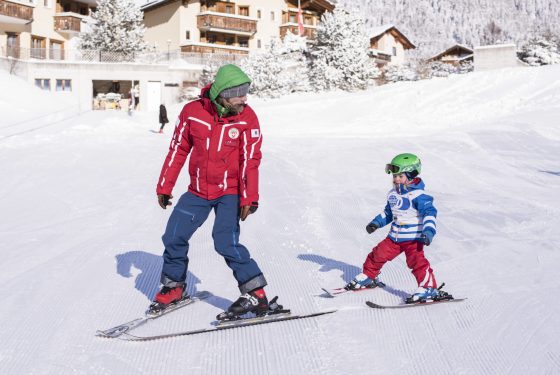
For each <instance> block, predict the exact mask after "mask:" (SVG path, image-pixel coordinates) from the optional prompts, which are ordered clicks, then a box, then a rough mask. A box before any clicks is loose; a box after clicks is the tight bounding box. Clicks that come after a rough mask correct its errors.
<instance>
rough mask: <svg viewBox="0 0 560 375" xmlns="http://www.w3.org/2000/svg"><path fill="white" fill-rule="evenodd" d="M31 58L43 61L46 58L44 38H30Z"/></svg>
mask: <svg viewBox="0 0 560 375" xmlns="http://www.w3.org/2000/svg"><path fill="white" fill-rule="evenodd" d="M30 52H31V57H32V58H34V59H44V58H45V57H46V46H45V38H41V37H36V36H32V37H31V51H30Z"/></svg>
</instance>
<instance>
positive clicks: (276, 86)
mask: <svg viewBox="0 0 560 375" xmlns="http://www.w3.org/2000/svg"><path fill="white" fill-rule="evenodd" d="M279 43H280V42H279V41H278V40H277V39H272V40H271V43H270V45H269V46H268V48H267V49H266V51H265V52H263V53H254V54H251V55H249V58H248V59H247V60H246V61H245V62H244V63H243V64H242V68H243V69H244V70H245V72H246V73H247V75H248V76H249V77H250V78H251V81H252V82H251V89H250V93H251V94H255V95H257V96H262V97H270V98H275V97H279V96H281V95H283V94H285V93H286V92H287V89H288V86H289V83H288V82H287V81H286V80H285V77H284V75H283V74H282V72H283V71H284V66H283V64H282V60H281V57H280V53H278V48H279Z"/></svg>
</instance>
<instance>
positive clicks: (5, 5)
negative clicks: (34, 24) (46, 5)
mask: <svg viewBox="0 0 560 375" xmlns="http://www.w3.org/2000/svg"><path fill="white" fill-rule="evenodd" d="M0 15H2V16H7V17H14V18H19V19H22V20H26V21H31V20H32V19H33V7H30V6H27V5H23V4H19V3H12V2H10V1H6V0H0Z"/></svg>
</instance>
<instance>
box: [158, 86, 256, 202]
mask: <svg viewBox="0 0 560 375" xmlns="http://www.w3.org/2000/svg"><path fill="white" fill-rule="evenodd" d="M209 88H210V85H208V86H206V87H205V88H203V89H202V92H201V99H199V100H195V101H193V102H190V103H187V104H186V105H185V106H184V107H183V110H182V111H181V114H180V115H179V118H178V119H177V123H176V125H175V133H174V134H173V138H172V139H171V144H170V146H169V152H168V154H167V157H166V158H165V162H164V164H163V167H162V170H161V174H160V177H159V181H158V185H157V189H156V192H157V194H168V195H169V194H171V192H172V190H173V187H174V186H175V182H176V181H177V177H178V176H179V172H180V171H181V168H182V167H183V165H184V164H185V160H186V159H187V156H188V155H189V154H190V155H191V158H190V162H189V175H190V176H191V183H190V185H189V191H190V192H191V193H193V194H195V195H197V196H199V197H201V198H204V199H208V200H210V199H216V198H219V197H221V196H223V195H226V194H239V196H240V206H248V205H250V204H251V203H252V202H258V201H259V164H260V162H261V143H262V136H261V130H260V127H259V120H258V119H257V115H256V114H255V112H254V111H253V110H252V109H251V107H249V106H246V107H245V109H244V110H243V111H242V112H241V113H240V114H238V115H233V116H229V117H222V118H220V117H219V116H218V114H217V112H216V109H215V107H214V105H213V104H212V102H211V101H210V99H209V98H208V97H207V91H208V90H209Z"/></svg>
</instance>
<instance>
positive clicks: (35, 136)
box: [0, 66, 560, 375]
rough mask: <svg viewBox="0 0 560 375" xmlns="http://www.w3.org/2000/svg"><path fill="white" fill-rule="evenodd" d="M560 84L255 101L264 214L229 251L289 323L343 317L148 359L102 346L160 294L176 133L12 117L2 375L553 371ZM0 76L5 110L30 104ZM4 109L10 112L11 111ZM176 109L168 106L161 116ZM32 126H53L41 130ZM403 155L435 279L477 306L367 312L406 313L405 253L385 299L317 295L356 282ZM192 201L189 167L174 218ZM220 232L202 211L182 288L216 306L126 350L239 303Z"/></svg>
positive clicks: (540, 75)
mask: <svg viewBox="0 0 560 375" xmlns="http://www.w3.org/2000/svg"><path fill="white" fill-rule="evenodd" d="M559 75H560V67H559V66H555V67H542V68H534V69H506V70H503V71H497V72H487V73H474V74H469V75H466V76H461V77H451V78H449V79H434V80H431V81H421V82H414V83H399V84H394V85H387V86H383V87H378V88H375V89H372V90H369V91H367V92H357V93H326V94H316V95H314V94H304V95H294V96H289V97H286V98H283V99H280V100H272V101H270V100H268V101H267V100H257V99H251V100H250V102H251V103H252V104H253V107H254V108H255V110H256V112H257V113H258V114H259V116H260V118H261V126H262V129H263V134H264V143H263V154H264V158H263V161H262V165H261V177H260V190H261V202H260V207H259V210H258V211H257V213H256V214H255V215H252V216H250V217H249V219H248V220H247V221H246V222H243V223H242V224H241V228H242V229H241V232H242V233H241V243H243V244H244V245H246V246H247V247H248V248H249V250H250V251H251V254H252V255H253V257H254V258H255V260H256V261H257V262H258V263H259V265H260V267H261V268H262V270H263V272H264V274H265V276H266V278H267V280H268V282H269V286H268V287H267V293H268V295H269V298H272V297H274V296H275V295H278V296H279V303H280V304H283V305H284V306H285V307H287V308H290V309H291V310H292V311H293V312H294V313H296V314H299V313H301V314H303V313H311V312H315V311H322V310H327V309H332V308H337V309H338V310H339V311H338V312H336V313H334V314H330V315H326V316H320V317H316V318H311V319H304V320H293V321H287V322H278V323H272V324H267V325H261V326H255V327H246V328H240V329H232V330H226V331H217V332H212V333H208V334H203V335H196V336H188V337H177V338H171V339H164V340H156V341H151V342H142V343H140V342H126V341H123V340H118V339H115V340H110V339H103V338H99V337H95V336H94V333H95V331H96V330H97V329H106V328H109V327H112V326H114V325H117V324H120V323H124V322H126V321H129V320H132V319H135V318H137V317H140V316H141V314H142V313H143V311H144V310H145V309H146V307H147V306H148V304H149V302H150V300H151V298H153V296H154V294H155V293H156V292H157V289H158V282H159V273H160V269H161V264H162V260H161V253H162V250H163V249H162V245H161V239H160V237H161V235H162V233H163V231H164V229H165V224H166V222H167V218H168V217H169V214H170V210H166V211H163V210H161V209H160V208H159V207H158V206H157V203H156V197H155V194H154V187H155V183H156V180H157V177H158V175H159V170H160V167H161V163H162V162H163V159H164V157H165V153H166V151H167V148H168V145H169V140H170V134H171V130H172V129H171V126H169V125H168V126H167V127H166V134H165V135H164V136H161V135H159V134H153V133H152V132H150V130H151V129H155V128H156V126H157V125H158V124H157V122H156V120H157V116H156V114H154V113H136V114H134V116H132V117H130V116H128V115H126V114H124V113H110V112H97V113H96V112H86V113H84V114H82V115H81V116H80V117H71V118H67V119H63V118H61V117H60V116H62V114H64V115H68V114H69V113H67V112H65V111H66V110H65V108H68V103H58V106H57V107H56V110H53V113H52V114H50V116H49V113H48V112H46V111H47V108H48V106H46V105H45V106H42V107H40V110H37V112H36V113H34V112H33V110H32V109H26V108H21V109H18V112H17V113H16V112H14V113H13V114H9V115H8V117H7V119H8V120H9V121H8V122H7V123H6V124H4V123H3V124H2V125H3V127H5V129H3V130H2V127H0V167H1V169H2V171H3V176H2V177H3V184H1V185H0V194H1V196H2V197H3V198H4V199H3V200H2V201H0V202H1V203H0V212H2V215H3V220H2V223H1V225H0V247H1V248H2V265H1V266H0V268H1V271H2V272H0V281H1V282H0V298H2V301H3V304H2V305H1V306H0V331H1V332H2V342H1V343H0V372H1V373H2V374H22V373H26V374H27V373H29V374H31V373H33V374H75V373H78V374H154V373H189V374H244V375H245V374H304V373H305V374H349V373H352V374H354V373H356V374H357V373H382V374H402V373H407V374H430V375H431V374H488V375H494V374H527V373H531V374H554V373H560V355H559V353H560V346H559V344H558V340H557V337H558V336H559V335H560V318H559V317H558V315H557V314H556V313H555V312H556V311H557V310H558V303H557V302H556V299H555V298H551V296H556V295H558V293H559V292H560V280H558V278H557V276H556V274H557V270H558V267H559V266H560V253H559V252H558V250H560V248H559V246H558V245H557V243H556V242H555V240H556V237H557V235H556V232H557V228H558V227H559V225H560V219H558V218H559V217H560V212H559V208H558V207H560V204H559V199H558V197H557V194H556V192H557V191H559V188H560V179H559V177H558V176H559V174H560V167H559V166H558V162H557V154H558V151H559V148H558V142H559V141H560V131H559V130H558V127H557V119H558V118H560V117H559V116H558V115H559V114H560V105H559V101H558V98H560V84H559V81H558V79H557V77H558V76H559ZM0 79H1V80H2V81H1V82H2V84H6V85H7V87H8V89H9V90H8V91H11V92H12V93H13V95H14V98H15V97H18V95H19V96H25V95H27V91H26V90H32V89H31V88H26V87H24V86H22V85H21V84H20V83H14V82H12V81H10V80H8V79H7V78H6V76H2V75H0ZM10 85H12V86H10ZM10 88H11V89H10ZM44 95H46V94H44V93H37V92H36V91H33V92H32V93H31V94H29V97H37V98H43V97H44ZM45 98H46V99H45V100H46V102H49V103H54V101H52V98H51V97H50V96H49V97H48V98H47V97H45ZM9 99H10V98H8V97H6V96H5V95H4V96H1V94H0V104H1V105H3V106H5V107H6V108H9V102H8V101H9ZM14 100H15V99H14ZM37 101H39V99H37ZM53 108H54V107H53ZM179 110H180V106H179V105H177V106H170V107H168V111H169V114H170V116H173V115H175V114H177V113H178V112H179ZM38 114H42V115H43V116H44V118H45V119H46V120H48V121H46V122H45V123H48V124H51V121H55V120H56V123H53V124H52V126H51V125H49V126H48V127H44V128H38V125H40V124H39V122H40V116H38ZM18 116H19V117H18ZM30 129H32V130H33V131H28V130H30ZM17 133H21V134H19V135H16V134H17ZM400 152H414V153H418V154H419V155H421V157H422V160H423V163H424V167H423V171H422V175H423V177H424V178H425V181H426V184H427V190H428V191H429V192H430V193H431V194H432V195H434V197H435V205H436V207H437V208H438V211H439V215H438V234H437V236H436V240H435V241H434V244H433V245H432V246H430V247H428V248H427V249H426V254H427V257H428V259H429V260H430V262H431V264H432V267H433V269H434V272H435V276H436V278H437V280H438V282H440V283H441V282H446V287H445V289H446V290H447V291H449V292H450V293H451V294H453V295H455V296H457V297H467V298H468V299H467V300H466V301H464V302H460V303H457V304H447V305H439V306H437V305H436V306H430V307H418V308H412V309H397V310H376V309H371V308H369V307H367V306H366V305H365V301H366V300H371V301H374V302H378V303H382V304H396V303H399V302H400V301H401V300H402V299H403V298H404V297H405V296H406V295H408V293H410V292H412V291H413V290H414V289H415V280H414V277H413V276H412V274H411V272H410V270H409V269H408V268H407V266H406V263H405V260H404V257H402V256H399V257H398V258H396V259H395V260H394V261H393V262H391V263H388V264H387V265H386V266H385V267H384V269H383V272H382V274H381V278H382V280H383V281H384V282H385V283H386V284H387V287H386V288H384V289H381V288H378V289H375V290H371V291H365V292H360V293H348V294H344V295H341V296H338V297H336V298H324V296H322V294H323V293H322V291H321V288H322V287H325V288H334V287H340V286H343V285H344V284H345V283H346V282H348V281H349V280H350V279H351V278H352V277H353V276H354V275H355V274H356V273H358V272H360V270H361V266H362V264H363V261H364V259H365V257H366V255H367V254H368V253H369V252H370V251H371V249H372V247H373V246H375V245H376V244H377V243H378V242H379V241H381V240H382V239H383V238H384V236H385V235H386V233H387V230H386V228H384V229H380V230H378V231H376V232H375V233H374V234H372V235H367V234H366V232H365V230H364V229H365V225H366V224H367V222H369V221H370V220H371V219H372V218H373V217H374V216H375V215H376V214H377V213H379V212H380V211H381V210H382V209H383V207H384V205H385V202H384V197H385V196H386V193H387V191H388V190H389V188H390V186H389V184H390V177H389V176H387V175H385V174H384V173H383V167H384V165H385V163H387V161H388V160H390V159H391V158H392V157H393V156H394V155H395V154H397V153H400ZM187 185H188V174H187V173H186V168H185V171H184V173H182V174H181V176H180V177H179V181H178V182H177V185H176V189H175V191H174V195H175V198H174V200H173V201H174V202H176V201H177V200H178V199H179V196H180V195H181V193H183V192H184V191H185V190H186V188H187ZM212 223H213V213H212V214H210V216H209V219H208V221H207V222H206V223H205V224H204V225H203V226H202V227H201V228H200V229H199V230H198V231H197V232H196V233H195V235H194V236H193V238H192V239H191V249H190V252H189V254H190V264H189V274H188V276H187V280H188V287H189V291H190V292H191V293H195V292H196V291H201V290H208V291H210V292H211V293H213V296H211V297H210V298H208V299H207V300H205V301H202V302H197V303H196V304H194V305H192V306H188V307H185V308H184V309H181V310H178V311H177V312H174V313H171V314H169V315H167V316H164V317H162V318H160V319H157V320H154V321H151V322H149V323H148V324H146V325H145V326H142V327H140V328H138V329H137V330H135V331H134V333H135V334H138V335H153V334H164V333H172V332H178V331H185V330H190V329H198V328H204V327H208V328H209V327H211V322H212V321H213V320H214V317H215V316H216V314H217V313H219V312H220V311H222V310H223V309H225V308H226V307H227V306H228V305H229V304H230V303H231V302H232V301H233V300H235V299H236V298H237V296H238V294H239V291H238V290H237V287H236V285H235V284H236V283H235V280H234V278H233V276H232V274H231V271H230V270H229V268H228V267H227V266H226V265H225V263H224V261H223V259H222V258H221V257H220V256H219V255H218V254H217V253H216V252H215V251H214V245H213V241H212V238H211V232H212Z"/></svg>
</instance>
